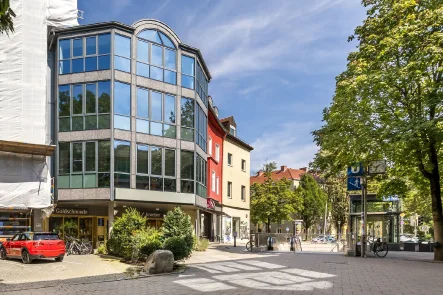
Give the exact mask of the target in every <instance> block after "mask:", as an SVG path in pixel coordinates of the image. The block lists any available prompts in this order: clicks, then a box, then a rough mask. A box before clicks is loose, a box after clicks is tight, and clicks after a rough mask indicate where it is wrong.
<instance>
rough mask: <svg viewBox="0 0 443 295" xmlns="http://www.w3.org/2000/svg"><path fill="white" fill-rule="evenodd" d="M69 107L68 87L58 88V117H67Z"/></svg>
mask: <svg viewBox="0 0 443 295" xmlns="http://www.w3.org/2000/svg"><path fill="white" fill-rule="evenodd" d="M70 105H71V91H70V87H69V85H62V86H59V87H58V115H59V116H69V115H70V114H71V112H70V109H71V108H70Z"/></svg>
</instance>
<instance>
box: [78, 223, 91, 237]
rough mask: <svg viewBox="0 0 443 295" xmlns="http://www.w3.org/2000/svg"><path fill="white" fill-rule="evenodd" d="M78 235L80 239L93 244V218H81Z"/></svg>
mask: <svg viewBox="0 0 443 295" xmlns="http://www.w3.org/2000/svg"><path fill="white" fill-rule="evenodd" d="M78 235H79V238H80V239H83V240H87V241H91V242H92V217H80V218H79V227H78Z"/></svg>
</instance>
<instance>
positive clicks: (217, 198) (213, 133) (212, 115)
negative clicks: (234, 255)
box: [207, 106, 227, 206]
mask: <svg viewBox="0 0 443 295" xmlns="http://www.w3.org/2000/svg"><path fill="white" fill-rule="evenodd" d="M216 112H217V111H216V110H214V109H213V108H212V106H209V107H208V152H207V153H208V178H207V179H208V206H211V204H209V203H210V202H216V203H222V187H223V185H222V184H223V180H222V175H223V141H224V139H225V137H226V133H227V131H226V130H225V129H224V128H223V125H222V124H221V123H220V121H219V119H218V117H217V113H216Z"/></svg>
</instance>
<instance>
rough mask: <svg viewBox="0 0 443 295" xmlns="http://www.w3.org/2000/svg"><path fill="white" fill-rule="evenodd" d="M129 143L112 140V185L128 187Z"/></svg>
mask: <svg viewBox="0 0 443 295" xmlns="http://www.w3.org/2000/svg"><path fill="white" fill-rule="evenodd" d="M130 173H131V143H130V142H129V141H122V140H115V141H114V187H121V188H130V179H131V177H130V176H131V175H130Z"/></svg>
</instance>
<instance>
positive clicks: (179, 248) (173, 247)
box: [163, 237, 192, 261]
mask: <svg viewBox="0 0 443 295" xmlns="http://www.w3.org/2000/svg"><path fill="white" fill-rule="evenodd" d="M163 248H164V249H165V250H169V251H171V252H172V254H174V260H175V261H177V260H183V259H186V258H188V257H189V256H191V252H192V248H190V247H189V246H188V243H187V242H186V240H185V238H184V237H170V238H167V239H166V240H165V244H164V247H163Z"/></svg>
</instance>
